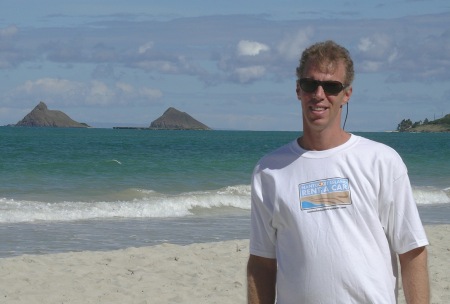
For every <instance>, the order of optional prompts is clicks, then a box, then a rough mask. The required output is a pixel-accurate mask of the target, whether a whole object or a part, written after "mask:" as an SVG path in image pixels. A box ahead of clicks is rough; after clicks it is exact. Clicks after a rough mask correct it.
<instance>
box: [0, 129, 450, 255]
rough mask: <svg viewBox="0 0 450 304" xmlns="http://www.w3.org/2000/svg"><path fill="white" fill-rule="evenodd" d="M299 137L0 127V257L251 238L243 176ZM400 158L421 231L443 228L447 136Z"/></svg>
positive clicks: (405, 141) (414, 143)
mask: <svg viewBox="0 0 450 304" xmlns="http://www.w3.org/2000/svg"><path fill="white" fill-rule="evenodd" d="M300 134H301V133H300V132H268V131H267V132H263V131H155V130H138V129H131V130H130V129H95V128H93V129H59V128H19V127H0V139H1V144H0V155H1V159H0V170H1V174H0V257H9V256H16V255H22V254H46V253H57V252H67V251H83V250H113V249H121V248H127V247H140V246H150V245H155V244H160V243H164V242H169V243H175V244H190V243H194V242H195V243H198V242H211V241H223V240H233V239H243V238H248V237H249V227H250V220H249V215H250V178H251V173H252V170H253V167H254V165H255V164H256V162H257V161H258V159H259V158H261V157H262V156H263V155H264V154H266V153H268V152H269V151H272V150H274V149H276V148H277V147H279V146H281V145H283V144H286V143H288V142H290V141H291V140H294V139H295V138H296V137H298V136H299V135H300ZM356 134H358V135H362V136H364V137H367V138H370V139H373V140H376V141H379V142H383V143H385V144H387V145H389V146H391V147H393V148H394V149H396V150H397V152H399V154H400V155H401V156H402V158H403V160H404V161H405V163H406V165H407V166H408V170H409V175H410V179H411V183H412V185H413V189H414V197H415V199H416V202H417V204H418V206H419V212H420V214H421V217H422V220H423V222H424V223H425V224H445V223H446V224H449V223H450V133H427V134H425V133H417V134H412V133H384V132H380V133H356Z"/></svg>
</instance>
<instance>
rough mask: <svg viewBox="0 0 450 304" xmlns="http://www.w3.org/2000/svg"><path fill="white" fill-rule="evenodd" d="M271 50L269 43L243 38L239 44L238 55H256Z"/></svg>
mask: <svg viewBox="0 0 450 304" xmlns="http://www.w3.org/2000/svg"><path fill="white" fill-rule="evenodd" d="M269 50H270V48H269V47H268V46H267V45H265V44H263V43H259V42H256V41H249V40H241V41H239V43H238V45H237V54H238V56H256V55H258V54H260V53H261V52H265V51H269Z"/></svg>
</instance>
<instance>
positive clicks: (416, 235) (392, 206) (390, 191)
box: [382, 159, 428, 254]
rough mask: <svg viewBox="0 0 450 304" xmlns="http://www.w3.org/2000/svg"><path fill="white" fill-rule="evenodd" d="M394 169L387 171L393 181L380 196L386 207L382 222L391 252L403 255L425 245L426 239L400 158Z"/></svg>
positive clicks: (426, 243) (404, 167)
mask: <svg viewBox="0 0 450 304" xmlns="http://www.w3.org/2000/svg"><path fill="white" fill-rule="evenodd" d="M393 167H394V168H390V169H391V170H392V171H391V172H392V175H391V176H394V180H393V181H391V182H390V183H389V184H390V185H385V187H384V188H385V189H384V191H387V194H386V193H385V195H383V197H384V199H385V200H386V202H385V208H387V210H385V211H387V212H385V218H384V222H385V229H386V233H387V237H388V239H389V241H390V243H391V246H392V248H393V250H394V251H395V252H396V253H397V254H402V253H405V252H408V251H410V250H413V249H415V248H418V247H422V246H426V245H428V240H427V236H426V233H425V230H424V228H423V225H422V222H421V220H420V216H419V212H418V210H417V205H416V202H415V200H414V197H413V192H412V188H411V183H410V180H409V177H408V174H407V171H406V166H405V165H404V163H403V162H402V161H401V159H400V160H399V161H397V162H396V164H395V165H394V166H393ZM395 167H396V168H395ZM394 172H395V173H394ZM395 174H397V176H396V175H395ZM382 221H383V219H382Z"/></svg>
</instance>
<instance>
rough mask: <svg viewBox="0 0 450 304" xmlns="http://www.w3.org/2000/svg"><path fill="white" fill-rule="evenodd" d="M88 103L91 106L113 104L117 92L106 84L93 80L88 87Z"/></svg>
mask: <svg viewBox="0 0 450 304" xmlns="http://www.w3.org/2000/svg"><path fill="white" fill-rule="evenodd" d="M86 95H87V96H86V103H87V104H91V105H108V104H111V103H113V101H114V99H115V95H116V94H115V92H114V91H113V90H112V89H110V88H109V87H108V86H107V85H106V84H105V83H103V82H101V81H98V80H93V81H91V83H90V85H89V86H88V91H87V94H86Z"/></svg>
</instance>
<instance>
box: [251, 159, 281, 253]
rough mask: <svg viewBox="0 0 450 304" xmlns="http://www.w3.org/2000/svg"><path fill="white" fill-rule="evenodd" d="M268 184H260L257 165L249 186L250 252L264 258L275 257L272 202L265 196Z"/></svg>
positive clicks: (268, 189)
mask: <svg viewBox="0 0 450 304" xmlns="http://www.w3.org/2000/svg"><path fill="white" fill-rule="evenodd" d="M270 191H271V190H270V185H269V184H264V188H263V185H262V178H261V172H260V171H259V169H258V167H257V168H256V169H255V171H254V173H253V177H252V186H251V233H250V254H252V255H256V256H261V257H265V258H276V253H275V242H276V229H275V228H274V227H273V226H272V215H273V208H274V206H273V202H272V201H270V199H269V198H267V197H265V195H264V193H267V192H270Z"/></svg>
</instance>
